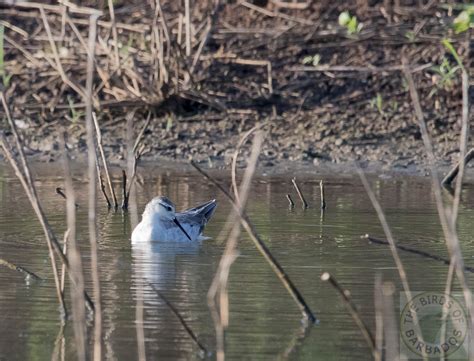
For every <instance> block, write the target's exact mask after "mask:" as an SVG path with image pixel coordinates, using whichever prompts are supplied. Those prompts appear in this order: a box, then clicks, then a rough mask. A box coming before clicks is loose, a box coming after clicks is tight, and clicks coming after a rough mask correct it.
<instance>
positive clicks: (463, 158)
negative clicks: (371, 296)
mask: <svg viewBox="0 0 474 361" xmlns="http://www.w3.org/2000/svg"><path fill="white" fill-rule="evenodd" d="M461 78H462V115H461V123H462V127H461V135H460V142H459V143H460V144H459V148H460V149H459V161H458V163H457V166H456V167H455V172H453V171H451V172H450V174H448V176H450V175H451V177H456V176H457V179H456V186H455V190H454V200H453V208H452V213H451V223H452V227H453V229H454V230H455V229H456V224H457V216H458V211H459V204H460V200H461V188H462V181H463V175H464V168H465V166H466V164H467V163H468V162H469V161H470V158H471V157H474V149H471V151H470V152H468V153H467V154H466V151H467V143H468V140H469V75H468V73H467V71H466V69H465V68H464V67H462V75H461ZM470 153H471V154H470ZM458 172H459V174H458ZM445 181H446V178H445V179H443V181H442V184H443V185H444V186H450V183H451V182H452V179H451V180H450V181H449V183H448V181H446V183H445ZM455 262H456V260H455V259H454V258H452V259H451V262H450V263H449V269H448V274H447V277H446V286H445V294H447V295H450V294H451V289H452V284H453V280H454V273H455V264H456V263H455ZM465 268H466V267H465ZM471 311H472V310H471ZM448 312H449V310H448V309H446V308H443V314H442V318H441V320H442V323H441V331H440V332H441V339H440V342H441V344H443V343H444V341H445V340H446V332H447V329H446V320H447V317H448ZM473 324H474V322H473V321H471V326H472V325H473ZM471 332H472V329H471ZM472 346H473V343H472V342H471V345H470V347H472Z"/></svg>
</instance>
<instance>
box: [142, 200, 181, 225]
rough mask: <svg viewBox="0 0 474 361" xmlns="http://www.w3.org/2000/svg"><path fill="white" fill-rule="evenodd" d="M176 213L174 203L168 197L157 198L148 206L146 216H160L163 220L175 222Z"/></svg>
mask: <svg viewBox="0 0 474 361" xmlns="http://www.w3.org/2000/svg"><path fill="white" fill-rule="evenodd" d="M175 213H176V208H175V206H174V204H173V202H171V201H170V200H169V199H168V198H166V197H155V198H153V199H152V200H151V201H150V202H149V203H148V204H147V205H146V208H145V212H144V215H145V214H147V215H150V216H151V215H158V216H159V217H160V218H162V219H167V220H174V219H175V218H176V215H175Z"/></svg>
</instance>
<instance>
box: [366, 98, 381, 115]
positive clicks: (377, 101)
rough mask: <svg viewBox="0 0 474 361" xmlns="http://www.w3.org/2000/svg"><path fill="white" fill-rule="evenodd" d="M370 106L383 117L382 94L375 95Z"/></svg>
mask: <svg viewBox="0 0 474 361" xmlns="http://www.w3.org/2000/svg"><path fill="white" fill-rule="evenodd" d="M369 103H370V106H371V107H372V108H377V111H378V112H379V114H380V115H384V114H385V112H384V111H383V98H382V94H380V93H377V95H376V96H375V97H374V98H372V99H371V100H370V102H369Z"/></svg>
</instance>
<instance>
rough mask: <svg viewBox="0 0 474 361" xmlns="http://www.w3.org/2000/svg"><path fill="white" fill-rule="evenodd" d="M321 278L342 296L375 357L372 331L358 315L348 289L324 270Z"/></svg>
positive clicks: (375, 350) (375, 351)
mask: <svg viewBox="0 0 474 361" xmlns="http://www.w3.org/2000/svg"><path fill="white" fill-rule="evenodd" d="M321 280H322V281H324V282H329V283H330V284H331V286H333V287H334V289H335V290H336V291H337V292H339V295H340V296H341V298H342V302H343V303H344V306H346V308H347V310H348V311H349V313H350V314H351V317H352V319H353V320H354V322H355V324H356V325H357V327H359V329H360V332H361V333H362V336H364V339H365V342H367V345H368V346H369V347H370V349H371V350H372V354H373V355H374V358H377V348H376V345H375V338H374V335H372V332H371V331H370V329H369V327H368V326H367V325H366V323H365V322H364V321H363V320H362V318H361V317H360V313H359V311H357V307H356V306H355V304H354V302H352V299H351V296H350V294H351V293H350V291H349V290H346V289H343V288H342V287H341V285H340V284H339V283H338V282H337V280H336V279H335V278H334V277H333V276H332V275H331V274H329V273H328V272H324V273H323V274H322V275H321Z"/></svg>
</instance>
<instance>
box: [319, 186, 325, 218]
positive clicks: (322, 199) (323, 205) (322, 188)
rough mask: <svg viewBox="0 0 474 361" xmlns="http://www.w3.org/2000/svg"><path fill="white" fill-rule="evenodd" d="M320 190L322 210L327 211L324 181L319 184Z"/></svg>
mask: <svg viewBox="0 0 474 361" xmlns="http://www.w3.org/2000/svg"><path fill="white" fill-rule="evenodd" d="M319 190H320V193H321V209H322V210H325V209H326V200H325V199H324V183H323V180H322V179H321V181H320V182H319Z"/></svg>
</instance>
